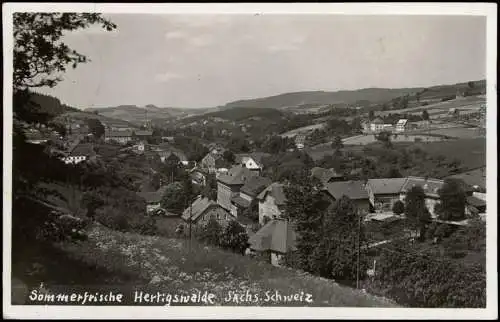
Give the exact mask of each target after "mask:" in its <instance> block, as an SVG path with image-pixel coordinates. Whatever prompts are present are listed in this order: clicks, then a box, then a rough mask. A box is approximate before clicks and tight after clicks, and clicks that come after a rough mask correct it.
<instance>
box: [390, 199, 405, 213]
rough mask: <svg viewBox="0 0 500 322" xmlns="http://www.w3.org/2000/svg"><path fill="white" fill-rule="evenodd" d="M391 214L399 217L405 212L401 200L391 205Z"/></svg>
mask: <svg viewBox="0 0 500 322" xmlns="http://www.w3.org/2000/svg"><path fill="white" fill-rule="evenodd" d="M392 212H393V213H394V214H396V215H401V214H402V213H404V212H405V204H404V203H403V202H402V201H401V200H398V201H396V202H395V203H394V205H392Z"/></svg>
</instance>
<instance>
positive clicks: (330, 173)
mask: <svg viewBox="0 0 500 322" xmlns="http://www.w3.org/2000/svg"><path fill="white" fill-rule="evenodd" d="M311 176H312V177H314V178H317V179H318V180H320V181H321V182H323V183H327V182H328V181H329V180H330V179H332V178H342V177H343V175H342V174H340V173H337V172H336V171H335V169H325V168H320V167H314V168H312V169H311Z"/></svg>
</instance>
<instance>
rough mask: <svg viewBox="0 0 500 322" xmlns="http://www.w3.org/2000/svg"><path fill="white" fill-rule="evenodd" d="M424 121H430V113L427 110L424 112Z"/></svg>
mask: <svg viewBox="0 0 500 322" xmlns="http://www.w3.org/2000/svg"><path fill="white" fill-rule="evenodd" d="M422 120H424V121H428V120H429V112H427V110H424V111H423V112H422Z"/></svg>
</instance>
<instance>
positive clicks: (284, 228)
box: [248, 219, 297, 254]
mask: <svg viewBox="0 0 500 322" xmlns="http://www.w3.org/2000/svg"><path fill="white" fill-rule="evenodd" d="M296 239H297V235H296V233H295V229H294V228H293V225H292V224H291V223H289V222H288V221H286V220H281V219H277V220H271V221H269V222H268V223H267V224H265V225H264V226H263V227H262V228H261V229H260V230H259V231H257V232H256V233H255V234H254V235H253V236H252V237H250V238H249V240H248V243H249V244H250V248H251V249H253V250H256V251H273V252H279V253H282V254H285V253H287V252H288V251H291V250H295V249H296Z"/></svg>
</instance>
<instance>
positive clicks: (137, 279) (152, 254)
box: [46, 225, 398, 307]
mask: <svg viewBox="0 0 500 322" xmlns="http://www.w3.org/2000/svg"><path fill="white" fill-rule="evenodd" d="M187 244H188V242H187V241H186V240H181V239H167V238H161V237H152V236H143V235H138V234H132V233H120V232H117V231H114V230H110V229H107V228H105V227H103V226H101V225H94V226H93V227H92V228H91V230H90V231H89V239H88V240H87V241H84V242H81V243H78V244H69V243H65V244H60V245H59V246H58V248H57V249H59V250H60V251H61V252H63V253H65V254H67V256H70V257H71V258H72V261H74V262H77V263H81V265H84V266H89V267H95V268H96V269H97V270H101V271H104V272H116V274H117V275H119V276H127V277H128V278H127V280H121V281H119V283H118V284H114V285H116V286H117V287H119V288H123V289H129V290H130V289H132V287H133V288H134V289H139V290H144V291H147V290H152V289H153V288H154V290H155V291H154V292H156V290H158V289H164V290H168V292H171V293H177V294H195V293H196V291H201V292H202V293H203V292H204V291H208V292H211V293H213V294H215V296H216V297H215V304H216V305H233V306H234V305H238V304H239V305H250V306H261V305H271V306H276V305H280V306H332V307H337V306H349V307H398V305H395V304H393V303H392V302H390V301H389V300H386V299H384V298H379V297H375V296H373V295H369V294H364V293H362V292H360V291H357V290H355V289H351V288H348V287H344V286H340V285H338V284H337V283H335V282H334V281H331V280H327V279H323V278H318V277H313V276H311V275H309V274H305V273H301V272H297V271H294V270H291V269H287V268H279V267H274V266H272V265H271V264H268V263H265V262H262V261H258V260H255V259H252V258H248V257H245V256H241V255H237V254H234V253H229V252H224V251H222V250H220V249H217V248H212V247H207V246H204V245H201V244H198V243H196V242H194V241H193V243H192V247H191V250H190V249H189V247H188V245H187ZM77 283H78V281H76V284H77ZM115 283H116V282H115ZM94 285H102V284H94ZM46 287H47V288H48V289H50V287H51V285H50V283H47V286H46ZM97 288H99V286H97ZM103 288H105V287H104V286H103ZM235 290H239V291H240V292H241V293H243V294H245V292H246V291H249V292H252V293H253V294H259V297H260V299H259V300H258V301H255V302H254V301H250V302H242V303H231V302H230V303H227V302H226V301H224V298H225V297H226V296H227V294H228V292H229V291H235ZM96 291H97V290H96ZM268 291H271V293H272V294H275V292H276V291H278V292H279V293H280V294H282V296H283V295H288V294H295V293H298V294H300V293H301V292H304V293H310V294H312V300H313V302H312V303H304V302H287V303H284V302H281V303H279V302H278V303H273V302H265V298H266V297H265V292H268ZM128 301H129V302H130V301H131V299H130V297H129V300H128ZM129 304H130V303H129ZM187 305H190V304H189V303H188V304H187ZM191 305H200V304H196V303H195V304H191Z"/></svg>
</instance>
